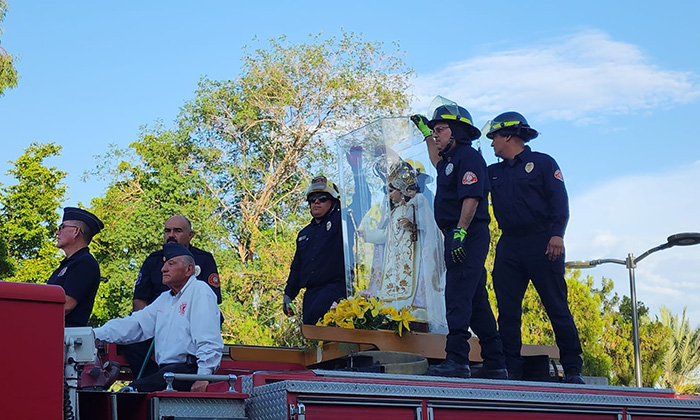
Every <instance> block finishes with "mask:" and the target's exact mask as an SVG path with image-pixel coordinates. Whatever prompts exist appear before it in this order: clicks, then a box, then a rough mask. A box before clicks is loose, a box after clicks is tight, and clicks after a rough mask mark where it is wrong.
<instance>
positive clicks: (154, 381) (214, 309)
mask: <svg viewBox="0 0 700 420" xmlns="http://www.w3.org/2000/svg"><path fill="white" fill-rule="evenodd" d="M163 253H164V257H163V258H164V260H165V264H164V265H163V269H162V270H161V271H162V273H163V284H164V285H166V286H168V287H169V288H170V290H169V291H166V292H163V293H162V294H161V295H160V296H159V297H158V298H157V299H156V300H155V301H153V303H151V304H150V305H148V306H146V307H145V308H144V309H142V310H140V311H137V312H134V313H133V314H131V315H129V316H128V317H126V318H121V319H113V320H110V321H108V322H107V323H106V324H105V325H103V326H102V327H99V328H96V329H95V337H96V338H97V339H98V340H101V341H106V342H110V343H117V344H131V343H136V342H140V341H144V340H147V339H149V338H153V339H154V341H155V358H156V363H158V367H159V370H158V372H157V373H155V374H153V375H151V376H146V377H144V378H141V379H138V380H136V381H134V382H132V383H131V384H130V386H131V387H132V388H134V389H135V390H137V391H141V392H153V391H160V390H163V389H165V387H166V383H165V380H164V379H163V374H164V373H166V372H174V373H196V374H198V375H211V374H214V373H216V370H217V369H218V367H219V363H220V362H221V354H222V352H223V349H224V342H223V340H222V339H221V327H220V324H219V307H218V306H217V303H216V295H215V294H214V292H213V291H212V290H211V288H210V287H209V286H208V285H207V284H206V283H204V282H201V281H198V280H197V278H196V277H195V275H194V270H195V263H194V257H193V256H192V253H190V251H189V250H188V249H187V248H185V247H184V246H182V245H180V244H173V243H166V244H165V245H163ZM208 384H209V383H208V382H207V381H195V382H192V381H175V382H174V384H173V387H174V388H175V389H177V390H178V391H192V392H204V391H206V388H207V385H208Z"/></svg>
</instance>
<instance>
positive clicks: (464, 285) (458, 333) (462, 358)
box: [411, 104, 508, 379]
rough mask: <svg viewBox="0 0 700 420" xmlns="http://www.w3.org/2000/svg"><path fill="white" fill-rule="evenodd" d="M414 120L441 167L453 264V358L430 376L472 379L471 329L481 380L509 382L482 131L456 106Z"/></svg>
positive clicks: (441, 203) (449, 288) (442, 214)
mask: <svg viewBox="0 0 700 420" xmlns="http://www.w3.org/2000/svg"><path fill="white" fill-rule="evenodd" d="M411 119H412V120H413V121H414V123H416V125H417V126H418V128H419V130H421V132H422V133H423V135H424V136H425V140H426V144H427V147H428V154H429V155H430V160H431V162H432V164H433V165H434V166H435V168H436V169H437V192H436V194H435V221H436V222H437V225H438V227H439V228H440V230H442V232H443V233H444V235H445V255H444V256H445V265H446V266H447V275H446V279H445V306H446V308H447V327H448V329H449V332H448V334H447V345H446V347H445V353H446V355H447V356H446V358H445V361H443V362H442V363H440V364H439V365H434V366H430V367H429V368H428V371H427V374H429V375H438V376H455V377H466V378H468V377H470V376H471V370H470V367H469V341H468V340H469V337H470V336H471V334H470V332H469V327H471V328H472V330H473V331H474V332H475V333H476V335H477V336H478V337H479V341H480V343H481V356H482V358H483V359H484V365H483V369H481V370H480V371H479V374H478V376H480V377H486V378H499V379H505V378H507V377H508V372H507V370H506V366H505V358H504V355H503V348H502V344H501V339H500V337H499V334H498V330H497V328H496V320H495V318H494V316H493V312H492V311H491V306H490V304H489V300H488V294H487V291H486V269H485V268H484V262H485V261H486V254H487V253H488V249H489V243H490V233H489V220H490V216H489V212H488V201H487V196H488V192H489V181H488V177H487V172H486V162H485V161H484V159H483V158H482V157H481V155H480V154H479V152H477V151H476V150H475V149H473V148H472V147H471V142H472V140H475V139H477V138H479V136H481V132H480V131H479V130H478V129H477V128H476V127H474V125H472V118H471V115H470V114H469V112H468V111H467V110H466V109H465V108H463V107H461V106H457V105H456V104H455V105H443V106H440V107H438V108H437V109H436V110H435V112H434V114H433V118H432V120H430V121H426V119H425V117H422V116H413V117H412V118H411ZM426 125H427V126H426ZM431 129H432V132H431ZM475 376H477V375H476V372H475Z"/></svg>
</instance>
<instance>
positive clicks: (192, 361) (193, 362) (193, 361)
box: [158, 354, 197, 369]
mask: <svg viewBox="0 0 700 420" xmlns="http://www.w3.org/2000/svg"><path fill="white" fill-rule="evenodd" d="M171 365H189V366H197V356H193V355H191V354H188V355H187V357H185V361H184V362H178V363H164V364H162V365H158V368H159V369H163V368H164V367H167V366H171Z"/></svg>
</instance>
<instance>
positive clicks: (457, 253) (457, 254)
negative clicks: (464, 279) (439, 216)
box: [450, 227, 467, 263]
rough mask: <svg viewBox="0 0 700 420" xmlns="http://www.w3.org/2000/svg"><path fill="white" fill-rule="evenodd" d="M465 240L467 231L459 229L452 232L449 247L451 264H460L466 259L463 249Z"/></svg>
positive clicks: (465, 252)
mask: <svg viewBox="0 0 700 420" xmlns="http://www.w3.org/2000/svg"><path fill="white" fill-rule="evenodd" d="M466 240H467V231H466V230H464V229H463V228H461V227H458V228H455V229H454V230H453V231H452V246H451V247H450V255H451V256H452V262H454V263H461V262H464V259H465V258H466V257H467V251H466V249H465V248H464V242H465V241H466Z"/></svg>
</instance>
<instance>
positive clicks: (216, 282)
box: [207, 273, 221, 287]
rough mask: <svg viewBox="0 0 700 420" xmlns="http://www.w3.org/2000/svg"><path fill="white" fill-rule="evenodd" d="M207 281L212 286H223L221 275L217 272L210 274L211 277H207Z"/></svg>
mask: <svg viewBox="0 0 700 420" xmlns="http://www.w3.org/2000/svg"><path fill="white" fill-rule="evenodd" d="M207 283H209V285H210V286H212V287H219V286H221V281H220V280H219V275H218V274H216V273H211V274H210V275H209V278H208V279H207Z"/></svg>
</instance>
